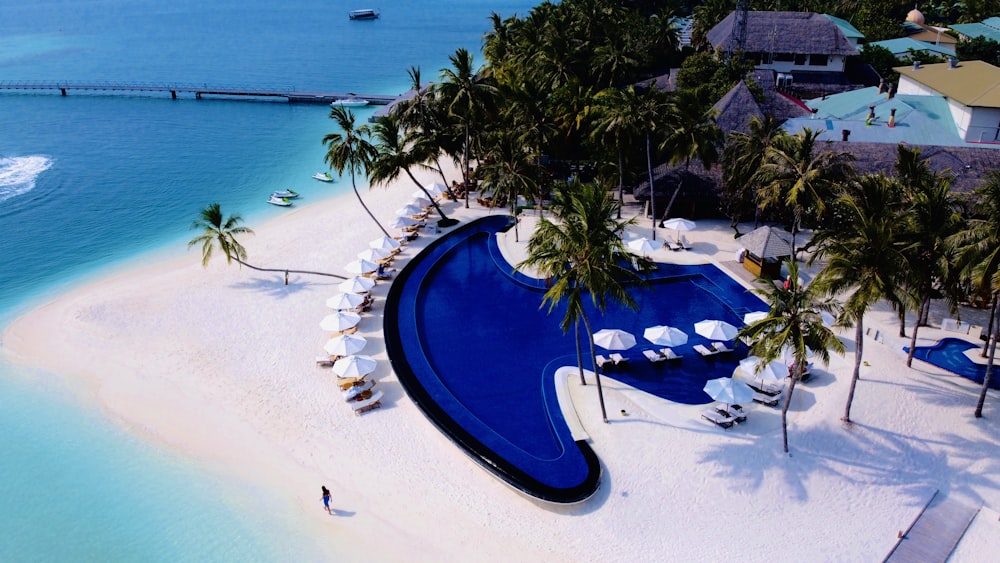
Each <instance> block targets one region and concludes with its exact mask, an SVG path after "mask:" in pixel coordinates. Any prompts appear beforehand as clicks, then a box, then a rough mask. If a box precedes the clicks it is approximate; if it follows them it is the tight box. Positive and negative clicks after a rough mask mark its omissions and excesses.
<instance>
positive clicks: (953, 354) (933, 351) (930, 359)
mask: <svg viewBox="0 0 1000 563" xmlns="http://www.w3.org/2000/svg"><path fill="white" fill-rule="evenodd" d="M972 348H982V345H981V344H974V343H972V342H969V341H968V340H962V339H961V338H942V339H941V340H939V341H938V342H937V343H935V344H933V345H931V346H917V348H916V350H915V351H914V352H913V357H914V358H917V359H918V360H923V361H925V362H927V363H929V364H933V365H935V366H937V367H939V368H941V369H945V370H948V371H950V372H952V373H954V374H957V375H961V376H962V377H964V378H967V379H971V380H972V381H975V382H976V383H978V384H980V385H982V384H983V379H985V378H986V366H985V365H980V364H977V363H975V362H973V361H972V360H970V359H969V358H968V357H966V355H965V351H966V350H969V349H972ZM903 350H904V351H906V352H909V351H910V347H909V346H904V347H903ZM990 388H991V389H1000V373H998V372H997V369H996V368H995V367H994V369H993V376H992V377H991V378H990Z"/></svg>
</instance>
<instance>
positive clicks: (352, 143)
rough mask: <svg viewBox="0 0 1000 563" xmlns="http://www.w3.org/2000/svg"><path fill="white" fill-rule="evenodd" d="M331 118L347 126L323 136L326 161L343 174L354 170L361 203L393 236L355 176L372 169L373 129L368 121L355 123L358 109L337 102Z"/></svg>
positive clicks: (355, 189) (355, 188) (356, 192)
mask: <svg viewBox="0 0 1000 563" xmlns="http://www.w3.org/2000/svg"><path fill="white" fill-rule="evenodd" d="M330 118H331V119H333V120H334V121H336V122H337V126H338V127H340V129H341V130H343V133H330V134H329V135H326V136H325V137H323V144H324V145H326V146H327V147H328V149H327V152H326V157H325V160H326V163H327V164H329V165H330V167H331V168H332V169H334V170H336V171H337V173H338V174H343V173H344V170H345V169H346V170H349V171H350V173H351V187H352V188H354V195H356V196H357V197H358V202H360V203H361V207H363V208H364V209H365V212H366V213H368V216H369V217H371V218H372V221H375V224H376V225H378V228H379V229H381V230H382V232H383V233H384V234H385V236H387V237H388V236H391V235H390V234H389V231H387V230H385V227H383V226H382V223H379V222H378V219H376V218H375V215H374V214H372V212H371V209H368V206H367V205H365V200H363V199H361V194H360V193H358V184H357V182H356V180H355V174H364V173H367V172H368V168H369V167H370V166H371V162H372V159H374V158H375V156H376V154H377V153H376V151H375V147H374V146H372V144H371V143H370V142H368V137H370V136H371V130H370V129H369V128H368V126H367V125H361V126H358V127H355V126H354V112H352V111H351V110H349V109H346V108H344V107H343V106H335V107H334V108H333V109H331V110H330Z"/></svg>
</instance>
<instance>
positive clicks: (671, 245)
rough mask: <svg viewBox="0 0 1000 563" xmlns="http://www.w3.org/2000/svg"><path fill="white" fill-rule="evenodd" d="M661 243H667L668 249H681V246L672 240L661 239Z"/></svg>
mask: <svg viewBox="0 0 1000 563" xmlns="http://www.w3.org/2000/svg"><path fill="white" fill-rule="evenodd" d="M663 244H665V245H667V248H669V249H670V250H681V248H682V247H681V245H680V244H678V243H676V242H674V241H672V240H665V241H663Z"/></svg>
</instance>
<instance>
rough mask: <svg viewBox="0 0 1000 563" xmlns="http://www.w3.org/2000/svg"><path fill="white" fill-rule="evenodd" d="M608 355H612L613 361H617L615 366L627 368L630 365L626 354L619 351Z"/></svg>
mask: <svg viewBox="0 0 1000 563" xmlns="http://www.w3.org/2000/svg"><path fill="white" fill-rule="evenodd" d="M608 356H610V357H611V361H612V362H614V363H615V367H616V368H618V367H620V368H627V367H628V358H626V357H625V356H622V355H621V354H619V353H618V352H615V353H613V354H608Z"/></svg>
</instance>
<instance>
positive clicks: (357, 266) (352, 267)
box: [344, 258, 378, 274]
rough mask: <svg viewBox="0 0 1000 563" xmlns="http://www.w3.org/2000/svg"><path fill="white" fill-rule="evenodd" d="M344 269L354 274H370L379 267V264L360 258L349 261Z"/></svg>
mask: <svg viewBox="0 0 1000 563" xmlns="http://www.w3.org/2000/svg"><path fill="white" fill-rule="evenodd" d="M344 269H345V270H347V271H348V272H350V273H352V274H370V273H372V272H374V271H375V270H377V269H378V264H376V263H374V262H372V261H370V260H364V259H362V258H358V259H357V260H355V261H353V262H348V263H347V265H346V266H344Z"/></svg>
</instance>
